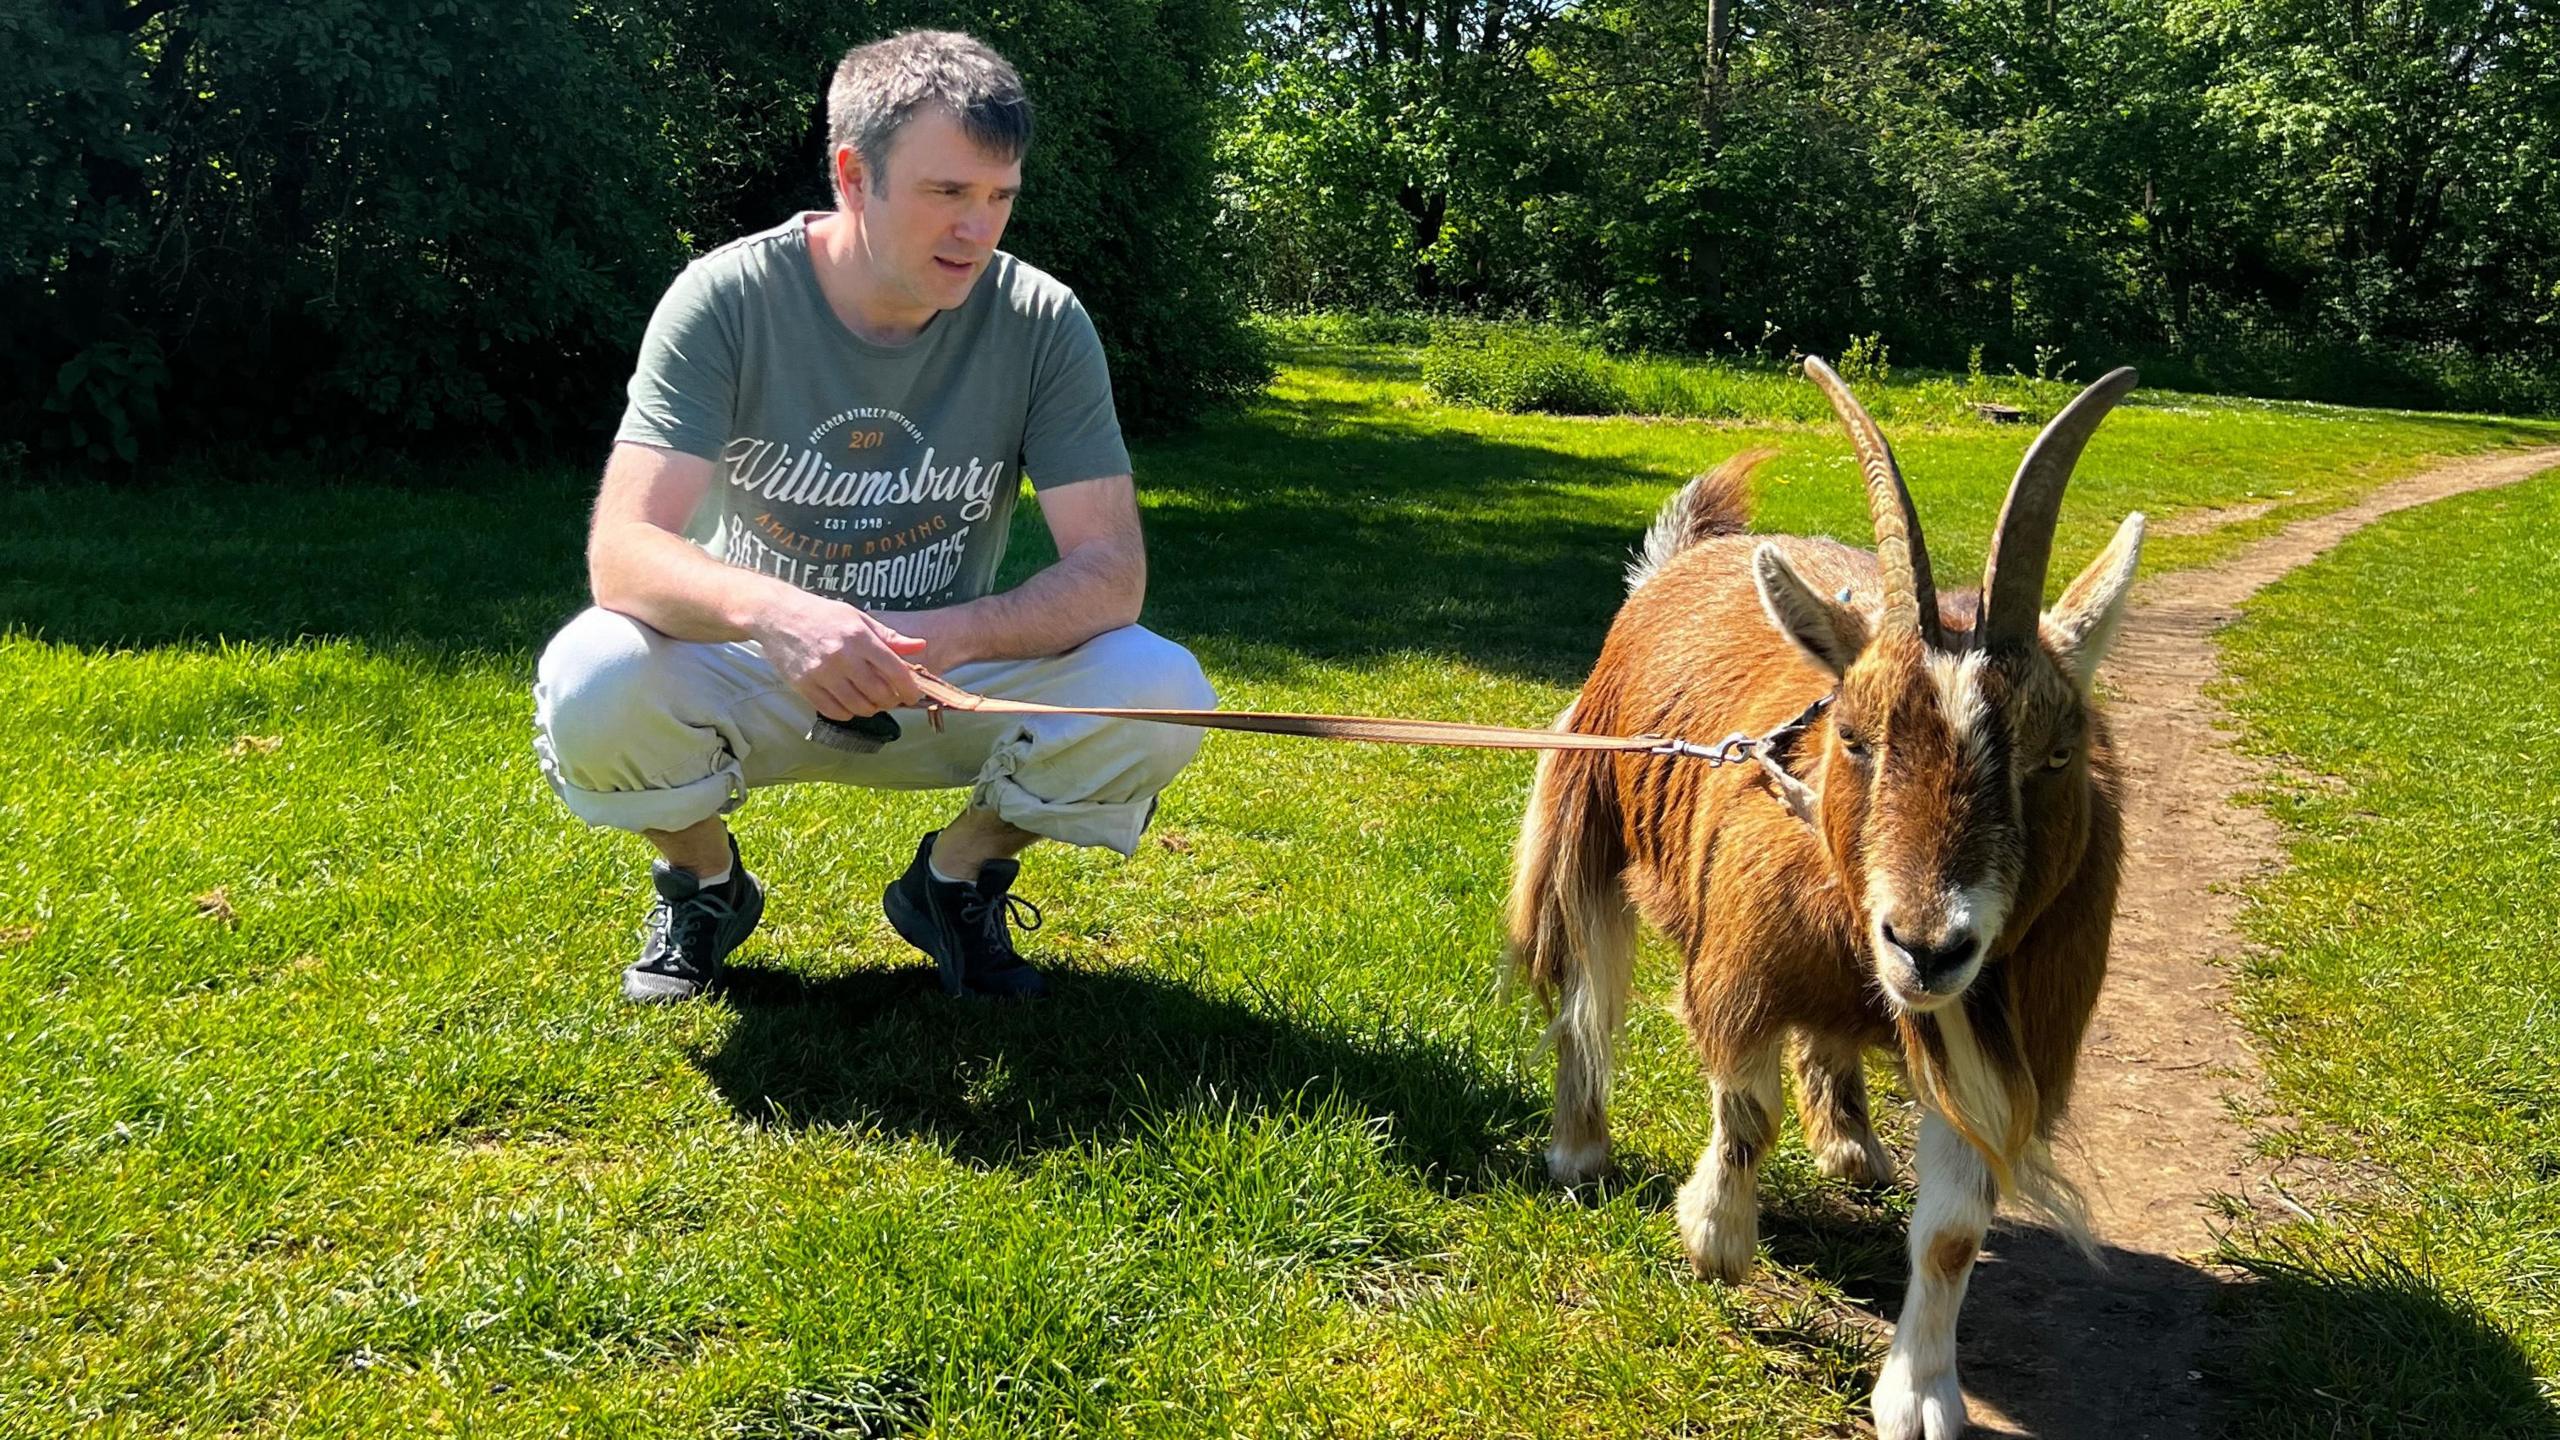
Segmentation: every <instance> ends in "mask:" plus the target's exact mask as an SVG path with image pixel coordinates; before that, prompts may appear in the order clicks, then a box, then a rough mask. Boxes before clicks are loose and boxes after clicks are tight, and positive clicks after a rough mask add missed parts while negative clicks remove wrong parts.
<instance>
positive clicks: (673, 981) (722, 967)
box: [622, 876, 764, 1005]
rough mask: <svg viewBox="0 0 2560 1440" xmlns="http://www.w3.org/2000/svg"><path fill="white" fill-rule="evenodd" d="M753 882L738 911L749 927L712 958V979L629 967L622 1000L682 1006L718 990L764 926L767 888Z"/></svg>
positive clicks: (623, 976) (644, 1003)
mask: <svg viewBox="0 0 2560 1440" xmlns="http://www.w3.org/2000/svg"><path fill="white" fill-rule="evenodd" d="M754 880H755V877H753V876H749V877H748V885H747V897H748V903H747V905H746V907H745V908H744V909H742V910H740V911H739V912H738V913H739V914H740V915H743V916H745V917H746V921H747V924H746V928H745V929H742V930H740V931H739V932H738V938H737V939H735V940H732V941H730V942H729V943H728V944H726V945H723V946H721V947H720V953H719V954H717V955H715V956H713V957H711V974H710V975H709V977H707V978H705V979H702V980H686V979H682V978H679V977H677V976H674V975H661V974H658V973H657V972H656V971H653V970H643V969H640V968H639V967H638V966H636V965H635V966H630V967H626V968H625V969H624V970H623V972H622V998H623V999H625V1000H628V1001H630V1002H631V1003H633V1004H635V1005H681V1004H683V1003H684V1002H685V1001H687V1000H699V999H701V998H702V997H703V996H705V995H708V994H710V993H711V992H712V991H714V990H716V989H718V988H719V987H720V980H721V976H722V974H723V973H724V972H725V971H727V970H728V968H729V963H728V962H729V957H730V956H731V955H734V954H736V953H737V951H738V947H739V946H741V945H744V944H746V943H747V941H748V940H749V939H750V938H751V937H753V936H754V934H755V933H756V927H757V926H758V925H761V924H763V923H764V887H763V886H762V885H759V884H756V883H754Z"/></svg>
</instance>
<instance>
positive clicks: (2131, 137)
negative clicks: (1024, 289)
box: [1225, 0, 2560, 409]
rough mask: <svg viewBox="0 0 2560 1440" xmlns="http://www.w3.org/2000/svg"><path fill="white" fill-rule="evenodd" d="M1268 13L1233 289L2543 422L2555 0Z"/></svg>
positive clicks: (1298, 5) (1241, 125)
mask: <svg viewBox="0 0 2560 1440" xmlns="http://www.w3.org/2000/svg"><path fill="white" fill-rule="evenodd" d="M1263 3H1264V4H1265V7H1266V8H1265V9H1264V10H1263V11H1262V12H1261V20H1260V24H1259V26H1258V27H1257V30H1256V34H1257V35H1258V36H1259V44H1258V48H1257V51H1256V53H1255V54H1254V56H1253V57H1252V58H1251V59H1250V60H1249V61H1248V62H1247V63H1246V64H1245V65H1244V66H1242V67H1241V68H1240V69H1239V70H1238V71H1237V72H1236V73H1235V74H1234V75H1233V76H1232V77H1231V83H1232V85H1233V88H1234V92H1235V94H1236V97H1237V100H1236V103H1237V107H1238V108H1237V113H1236V115H1235V117H1234V118H1233V119H1232V120H1231V122H1230V124H1229V128H1228V131H1227V135H1226V140H1225V153H1226V157H1227V158H1226V166H1227V170H1228V172H1229V174H1230V176H1231V179H1230V181H1229V186H1228V193H1229V200H1230V206H1231V209H1232V212H1233V218H1234V226H1233V228H1234V233H1235V234H1236V235H1237V237H1238V250H1239V254H1240V257H1241V258H1242V260H1243V262H1244V264H1245V266H1246V269H1247V274H1248V281H1249V283H1250V284H1251V286H1252V290H1253V294H1254V296H1255V298H1256V300H1257V302H1258V303H1262V304H1265V305H1274V306H1283V307H1306V306H1318V307H1343V308H1355V309H1356V308H1373V307H1382V306H1386V307H1392V306H1397V305H1406V306H1412V305H1421V306H1426V307H1432V308H1442V309H1447V308H1457V309H1464V310H1470V311H1475V312H1480V313H1488V314H1495V315H1503V314H1526V315H1533V316H1540V317H1544V318H1548V319H1552V320H1555V321H1559V322H1563V323H1566V324H1573V325H1584V326H1589V327H1592V328H1593V329H1594V330H1595V332H1596V333H1598V334H1599V335H1600V336H1601V337H1603V338H1604V339H1605V340H1607V341H1608V342H1609V343H1610V344H1611V345H1612V346H1614V347H1617V348H1621V349H1639V348H1656V349H1680V350H1686V351H1692V352H1698V351H1713V350H1723V349H1731V348H1734V347H1735V346H1736V345H1737V344H1740V345H1742V346H1743V347H1744V348H1750V347H1752V346H1754V345H1756V344H1760V343H1764V342H1766V341H1767V340H1768V339H1769V338H1770V336H1771V335H1773V334H1774V335H1776V336H1779V337H1782V343H1785V344H1792V345H1796V346H1800V347H1802V348H1805V349H1810V350H1819V351H1824V352H1834V351H1836V350H1837V349H1838V348H1839V347H1840V346H1841V345H1842V344H1843V343H1844V342H1846V341H1847V340H1848V339H1849V338H1851V337H1853V336H1874V337H1875V343H1878V344H1880V345H1885V346H1889V347H1890V348H1891V349H1892V350H1893V351H1894V352H1895V353H1896V354H1898V355H1900V356H1902V357H1905V358H1906V359H1907V360H1909V361H1912V362H1915V363H1921V364H1933V365H1942V366H1947V367H1953V366H1955V365H1956V364H1958V363H1960V362H1961V361H1962V360H1963V359H1964V357H1965V355H1966V353H1967V351H1968V350H1969V349H1970V348H1971V347H1973V346H1976V345H1980V346H1982V347H1984V348H1985V350H1986V351H1987V353H1988V357H1989V360H1990V362H1991V363H1992V364H1993V365H1994V366H1995V367H1999V366H2006V365H2016V366H2019V367H2022V368H2023V367H2026V366H2027V365H2028V364H2029V360H2030V357H2031V356H2032V355H2033V354H2034V353H2035V351H2036V350H2037V348H2038V347H2057V348H2058V349H2059V350H2060V351H2062V352H2064V353H2067V354H2069V355H2072V356H2075V357H2078V358H2080V359H2081V360H2082V362H2083V368H2084V370H2094V369H2096V368H2100V367H2099V363H2098V362H2100V361H2102V360H2103V361H2106V362H2114V361H2118V360H2124V359H2142V360H2144V361H2145V362H2146V363H2149V364H2152V365H2153V368H2155V369H2158V370H2161V371H2162V373H2168V371H2169V370H2171V369H2174V370H2175V371H2176V373H2177V374H2178V376H2179V378H2181V379H2183V380H2186V381H2189V382H2198V381H2202V382H2207V383H2213V384H2224V385H2235V386H2242V387H2246V388H2250V389H2253V390H2256V391H2259V392H2262V393H2272V394H2285V395H2319V396H2324V397H2326V398H2333V399H2389V400H2394V401H2397V402H2400V403H2462V404H2471V405H2479V406H2491V407H2496V408H2509V409H2549V408H2551V407H2552V406H2553V405H2554V404H2555V403H2560V396H2555V394H2554V391H2553V382H2551V381H2550V380H2548V379H2545V378H2541V377H2547V376H2549V375H2551V374H2553V373H2554V372H2555V371H2560V193H2555V187H2560V166H2555V165H2554V164H2553V163H2552V158H2551V157H2552V156H2553V155H2554V154H2560V24H2555V23H2554V20H2555V18H2560V17H2555V16H2554V15H2553V13H2552V11H2551V6H2550V4H2549V3H2548V0H2488V3H2474V0H2346V3H2330V0H2320V3H2312V0H2278V3H2272V4H2258V3H2255V0H2171V3H2168V4H2165V5H2163V4H2147V3H2136V0H2069V3H2053V4H2038V5H2020V4H2018V3H2016V0H1932V3H1928V4H1923V5H1911V6H1880V5H1867V4H1842V3H1838V0H1590V3H1584V4H1578V5H1574V6H1571V7H1569V8H1560V9H1559V8H1554V7H1545V8H1541V7H1539V6H1536V5H1529V6H1514V5H1509V4H1506V3H1504V0H1469V3H1464V4H1456V5H1451V6H1443V7H1439V8H1438V9H1436V10H1431V11H1428V12H1425V11H1423V10H1421V9H1419V8H1418V7H1417V8H1415V9H1414V10H1412V11H1411V12H1410V13H1409V12H1408V11H1407V10H1405V9H1404V8H1400V7H1399V6H1398V5H1396V4H1394V3H1389V0H1379V3H1378V4H1376V5H1362V6H1356V7H1355V6H1352V5H1350V4H1348V3H1347V0H1263ZM1373 19H1374V21H1375V23H1372V21H1373ZM1753 335H1758V336H1759V337H1760V341H1759V342H1754V341H1751V340H1749V339H1748V338H1747V337H1751V336H1753ZM1737 336H1741V337H1746V338H1745V339H1744V340H1742V341H1739V342H1737V340H1736V338H1735V337H1737Z"/></svg>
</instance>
